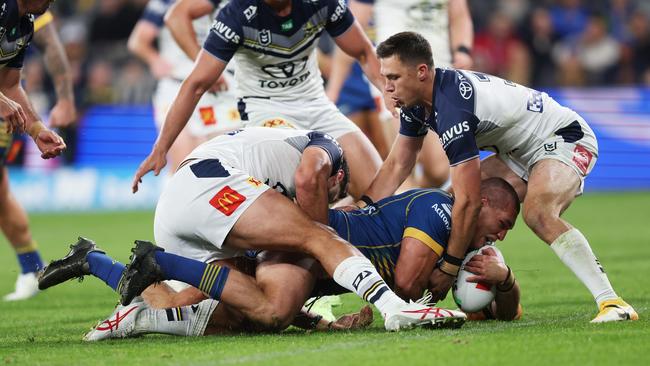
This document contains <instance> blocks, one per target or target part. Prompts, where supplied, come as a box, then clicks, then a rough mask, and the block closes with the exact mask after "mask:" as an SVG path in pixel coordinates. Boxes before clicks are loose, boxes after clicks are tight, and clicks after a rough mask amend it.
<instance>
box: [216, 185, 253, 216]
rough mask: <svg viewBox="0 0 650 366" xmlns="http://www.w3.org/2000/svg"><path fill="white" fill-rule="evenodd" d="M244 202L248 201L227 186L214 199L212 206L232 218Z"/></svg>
mask: <svg viewBox="0 0 650 366" xmlns="http://www.w3.org/2000/svg"><path fill="white" fill-rule="evenodd" d="M244 201H246V197H244V196H242V195H241V194H239V192H237V191H235V190H234V189H232V188H230V186H225V187H224V188H223V189H221V190H220V191H219V192H217V194H215V195H214V197H212V199H211V200H210V204H211V205H212V207H214V208H216V209H217V210H219V211H221V213H222V214H224V215H226V216H230V215H232V213H233V212H235V210H237V208H238V207H239V206H240V205H241V204H242V203H243V202H244Z"/></svg>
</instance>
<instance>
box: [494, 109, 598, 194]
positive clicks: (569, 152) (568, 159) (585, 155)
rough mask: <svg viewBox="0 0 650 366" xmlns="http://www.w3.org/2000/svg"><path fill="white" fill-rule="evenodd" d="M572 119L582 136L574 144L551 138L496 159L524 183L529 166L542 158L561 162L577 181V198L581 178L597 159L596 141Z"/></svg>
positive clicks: (585, 175)
mask: <svg viewBox="0 0 650 366" xmlns="http://www.w3.org/2000/svg"><path fill="white" fill-rule="evenodd" d="M576 120H577V121H578V123H580V128H581V129H582V132H583V133H584V136H583V137H582V138H581V139H579V140H578V141H576V142H566V141H564V138H563V137H562V136H557V135H552V136H551V137H549V138H547V139H546V140H544V141H543V142H541V143H540V144H539V146H537V147H536V148H534V149H530V150H529V151H525V152H524V153H523V154H521V155H520V156H513V154H499V157H500V158H501V159H502V160H503V162H504V163H506V165H508V167H509V168H510V169H512V171H513V172H514V173H515V174H517V175H518V176H519V177H521V179H523V180H525V181H526V182H527V181H528V177H529V175H530V171H531V169H532V168H533V166H534V165H535V164H536V163H537V162H539V161H541V160H544V159H554V160H558V161H561V162H562V163H564V164H566V165H567V166H569V167H571V169H573V171H575V172H576V174H577V175H578V177H579V178H580V187H579V188H578V192H576V194H577V195H580V194H582V192H583V190H584V184H585V178H586V177H587V176H588V175H589V173H590V172H591V170H592V169H593V167H594V165H595V164H596V160H598V142H597V141H596V135H595V134H594V131H593V130H592V129H591V127H589V125H588V124H587V123H586V122H585V120H584V119H582V118H581V117H579V116H578V117H577V118H576Z"/></svg>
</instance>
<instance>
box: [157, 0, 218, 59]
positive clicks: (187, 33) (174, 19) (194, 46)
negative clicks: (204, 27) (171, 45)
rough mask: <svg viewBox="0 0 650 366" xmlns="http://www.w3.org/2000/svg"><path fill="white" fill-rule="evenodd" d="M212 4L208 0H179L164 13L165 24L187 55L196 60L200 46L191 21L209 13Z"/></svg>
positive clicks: (211, 9) (212, 6) (212, 8)
mask: <svg viewBox="0 0 650 366" xmlns="http://www.w3.org/2000/svg"><path fill="white" fill-rule="evenodd" d="M213 10H214V4H213V3H212V2H211V1H210V0H179V1H176V2H175V3H174V5H172V7H171V8H169V10H168V11H167V14H166V15H165V25H166V26H167V28H169V31H170V32H171V34H172V37H174V40H176V43H177V44H178V46H179V47H180V48H181V49H182V50H183V52H185V54H186V55H187V57H189V58H190V59H192V60H196V58H197V56H198V54H199V51H201V46H200V45H199V43H198V41H197V40H196V32H195V31H194V26H193V25H192V21H193V20H194V19H198V18H200V17H202V16H205V15H208V14H210V13H211V12H212V11H213Z"/></svg>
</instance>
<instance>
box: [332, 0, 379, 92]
mask: <svg viewBox="0 0 650 366" xmlns="http://www.w3.org/2000/svg"><path fill="white" fill-rule="evenodd" d="M348 7H349V8H350V11H351V12H352V14H353V15H354V17H355V18H356V20H357V22H358V23H359V25H361V28H363V29H366V28H367V27H368V24H369V23H370V19H371V17H372V5H371V4H365V3H361V2H358V1H355V0H352V1H350V3H349V5H348ZM373 52H374V50H373ZM353 63H354V58H352V57H350V56H348V55H347V54H346V53H345V52H343V51H341V49H340V48H338V47H337V48H335V49H334V53H333V56H332V61H331V69H330V75H329V78H328V79H327V89H326V94H327V96H328V98H329V99H330V100H331V101H333V102H336V101H337V100H338V97H339V93H340V92H341V89H342V88H343V84H344V83H345V80H347V78H348V76H349V75H350V70H351V69H352V64H353ZM364 71H365V70H364ZM380 90H382V89H380Z"/></svg>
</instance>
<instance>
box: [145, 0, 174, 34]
mask: <svg viewBox="0 0 650 366" xmlns="http://www.w3.org/2000/svg"><path fill="white" fill-rule="evenodd" d="M171 5H172V3H171V2H170V1H167V0H151V1H149V2H148V3H147V6H146V7H145V8H144V11H143V12H142V16H141V17H140V20H144V21H146V22H149V23H152V24H153V25H155V26H156V27H158V28H162V27H163V26H164V24H165V13H167V10H169V8H170V7H171Z"/></svg>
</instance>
